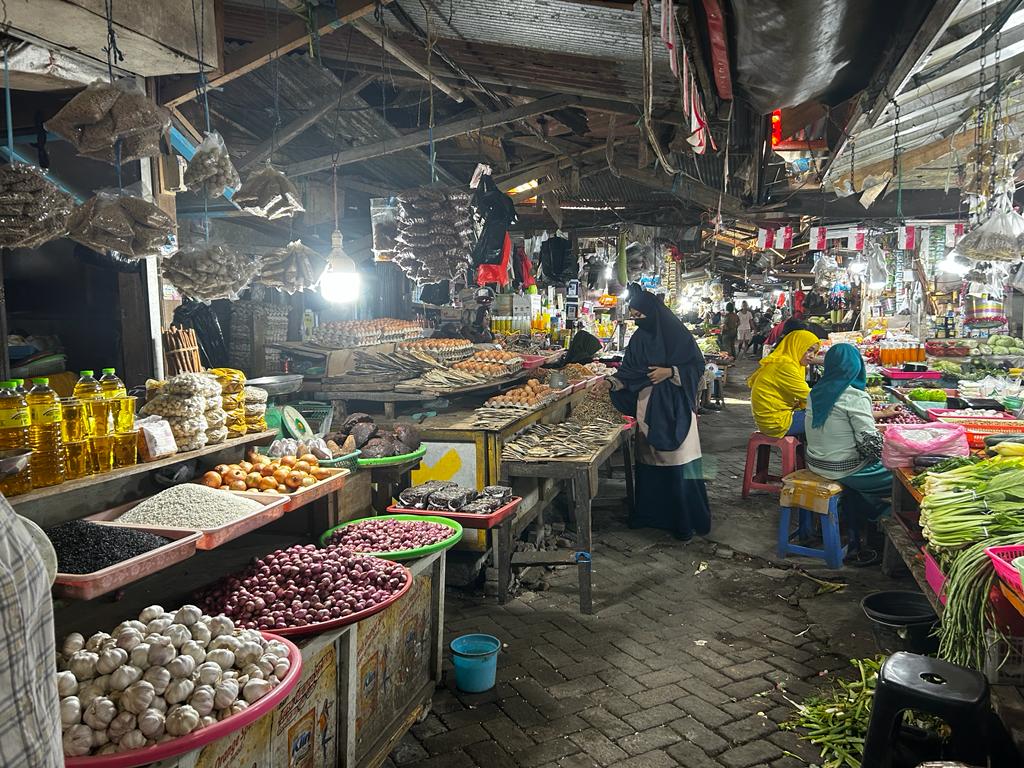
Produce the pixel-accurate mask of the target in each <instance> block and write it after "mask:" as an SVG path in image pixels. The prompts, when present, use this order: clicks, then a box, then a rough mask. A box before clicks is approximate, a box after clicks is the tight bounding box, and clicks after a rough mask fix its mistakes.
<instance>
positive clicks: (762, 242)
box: [757, 229, 775, 251]
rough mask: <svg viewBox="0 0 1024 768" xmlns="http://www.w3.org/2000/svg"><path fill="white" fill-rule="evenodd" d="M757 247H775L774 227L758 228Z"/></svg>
mask: <svg viewBox="0 0 1024 768" xmlns="http://www.w3.org/2000/svg"><path fill="white" fill-rule="evenodd" d="M757 247H758V248H760V249H761V250H762V251H763V250H765V249H767V248H774V247H775V230H774V229H758V230H757Z"/></svg>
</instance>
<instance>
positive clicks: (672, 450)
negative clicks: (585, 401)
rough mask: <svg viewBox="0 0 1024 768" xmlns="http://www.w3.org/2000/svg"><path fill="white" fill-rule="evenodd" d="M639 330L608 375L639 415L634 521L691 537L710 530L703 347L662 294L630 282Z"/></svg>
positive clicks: (622, 404) (619, 397) (618, 399)
mask: <svg viewBox="0 0 1024 768" xmlns="http://www.w3.org/2000/svg"><path fill="white" fill-rule="evenodd" d="M629 314H630V317H631V318H632V319H633V321H634V322H635V323H636V326H637V330H636V332H635V333H634V334H633V337H632V338H631V339H630V341H629V345H628V346H627V347H626V355H625V357H624V359H623V361H622V366H621V367H620V368H619V370H618V372H617V373H615V374H614V375H612V376H609V377H608V378H607V379H606V380H605V381H606V386H610V387H611V389H612V393H611V398H612V402H613V403H614V404H615V407H616V408H618V409H619V411H621V412H622V413H624V414H626V415H627V416H635V417H636V419H637V425H638V427H639V432H638V435H637V453H636V504H635V509H634V510H633V512H632V514H631V516H630V520H629V524H630V526H631V527H634V528H660V529H663V530H668V531H671V532H672V534H673V535H674V536H675V537H676V538H677V539H682V540H684V541H688V540H689V539H691V538H693V535H694V534H699V535H701V536H703V535H705V534H707V533H708V532H709V531H710V530H711V510H710V509H709V507H708V494H707V488H706V486H705V483H704V472H703V468H702V465H701V451H700V436H699V435H698V433H697V387H698V385H699V384H700V382H701V381H702V379H703V376H704V355H703V354H702V353H701V351H700V348H699V347H698V346H697V342H696V341H694V339H693V335H692V334H691V333H690V332H689V331H688V330H687V329H686V327H685V326H684V325H683V324H682V323H681V322H680V321H679V318H677V317H676V316H675V315H674V314H673V313H672V311H671V310H669V309H668V307H666V306H665V305H664V304H663V303H662V302H661V300H660V299H658V297H656V296H655V295H654V294H652V293H649V292H647V291H645V290H643V288H641V287H640V286H639V285H637V284H635V283H634V284H632V285H630V286H629Z"/></svg>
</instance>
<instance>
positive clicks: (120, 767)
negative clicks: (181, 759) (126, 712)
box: [64, 632, 302, 768]
mask: <svg viewBox="0 0 1024 768" xmlns="http://www.w3.org/2000/svg"><path fill="white" fill-rule="evenodd" d="M261 634H262V635H263V637H265V638H266V639H267V640H278V641H280V642H282V643H284V644H285V645H286V646H288V651H289V653H288V659H289V661H291V667H289V669H288V673H287V674H286V675H285V676H284V679H283V680H282V681H281V682H280V683H278V685H277V687H276V688H274V690H272V691H271V692H270V693H268V694H267V695H266V696H264V697H263V698H262V699H260V700H259V701H257V702H256V703H255V704H253V705H252V706H251V707H246V708H245V709H243V710H242V711H241V712H239V713H238V714H237V715H232V716H231V717H227V718H224V719H223V720H221V721H219V722H217V723H214V724H213V725H211V726H208V727H206V728H202V729H201V730H198V731H193V732H192V733H190V734H188V735H187V736H180V737H178V738H177V739H172V740H171V741H165V742H163V743H162V744H154V745H153V746H151V747H143V748H142V749H133V750H131V751H129V752H118V753H116V754H113V755H90V756H87V757H65V758H64V766H65V768H136V766H140V765H149V764H150V763H155V762H157V761H159V760H166V759H168V758H171V757H176V756H177V755H184V754H185V753H186V752H191V751H193V750H195V749H199V748H200V747H205V746H206V745H207V744H209V743H211V742H214V741H217V739H222V738H224V737H225V736H227V735H228V734H231V733H234V732H235V731H239V730H241V729H242V728H244V727H245V726H247V725H249V723H254V722H256V721H257V720H259V719H260V718H261V717H263V716H264V715H266V714H269V713H270V711H271V710H273V709H274V707H276V706H277V705H278V704H280V703H281V702H282V701H284V699H285V697H287V696H288V694H289V693H291V692H292V689H294V688H295V686H296V684H298V682H299V677H300V675H301V674H302V653H301V652H300V651H299V649H298V648H297V647H296V645H295V643H293V642H292V641H291V640H288V639H286V638H284V637H281V636H280V634H279V633H276V632H263V633H261Z"/></svg>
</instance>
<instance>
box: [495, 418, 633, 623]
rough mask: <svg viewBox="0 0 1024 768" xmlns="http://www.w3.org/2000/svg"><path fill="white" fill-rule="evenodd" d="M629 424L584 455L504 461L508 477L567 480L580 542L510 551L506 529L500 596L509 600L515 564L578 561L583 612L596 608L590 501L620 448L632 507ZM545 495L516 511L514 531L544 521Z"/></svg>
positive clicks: (498, 558) (499, 561)
mask: <svg viewBox="0 0 1024 768" xmlns="http://www.w3.org/2000/svg"><path fill="white" fill-rule="evenodd" d="M634 429H635V427H633V426H630V427H626V428H623V429H620V430H618V431H617V432H616V433H615V434H614V435H613V436H610V438H609V440H608V442H607V443H605V445H603V446H601V447H600V448H598V449H596V450H595V451H594V452H593V453H591V454H590V455H589V456H586V457H579V458H568V457H567V458H554V459H550V460H547V461H502V463H501V474H502V478H503V479H504V480H506V481H508V480H510V479H511V478H514V477H539V478H553V479H556V480H561V481H564V482H565V483H566V484H567V490H568V492H569V502H570V506H571V508H572V509H573V511H574V513H575V518H576V533H577V548H576V550H575V551H569V550H565V551H564V552H562V553H552V552H544V551H539V552H528V553H519V554H516V555H514V556H513V555H512V552H511V545H512V541H511V536H506V535H503V536H502V539H505V538H507V539H508V541H504V540H502V541H499V548H500V550H501V551H500V553H496V558H495V559H496V565H497V567H498V599H499V601H500V602H506V601H507V600H508V591H509V587H510V585H511V574H512V568H513V567H514V566H524V567H529V566H533V565H576V566H577V569H578V571H579V589H580V612H581V613H586V614H590V613H593V612H594V607H593V596H592V589H591V558H592V556H593V546H594V544H593V541H594V540H593V521H592V515H591V505H592V501H593V498H594V496H595V495H596V494H597V486H598V471H599V469H600V468H601V466H602V465H603V464H604V463H605V462H607V461H608V460H609V459H610V458H611V457H612V456H613V455H614V454H615V452H616V451H621V452H622V460H623V463H624V465H625V467H626V500H627V504H628V505H629V507H630V510H632V507H633V503H634V492H633V472H632V469H633V440H632V437H633V430H634ZM544 506H545V504H544V500H543V499H538V502H537V503H536V504H534V506H533V508H532V509H529V510H523V511H522V512H521V513H520V514H518V515H517V516H516V519H515V522H513V524H512V529H511V533H512V534H515V533H516V532H517V531H520V532H521V531H522V530H523V529H525V527H526V526H527V525H528V524H529V523H530V522H532V520H534V519H536V520H537V524H538V526H543V524H544Z"/></svg>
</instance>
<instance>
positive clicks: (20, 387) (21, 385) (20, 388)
mask: <svg viewBox="0 0 1024 768" xmlns="http://www.w3.org/2000/svg"><path fill="white" fill-rule="evenodd" d="M11 381H13V382H14V391H15V392H17V393H18V394H19V395H21V396H22V397H25V395H27V394H28V390H27V389H25V380H24V379H11Z"/></svg>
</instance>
